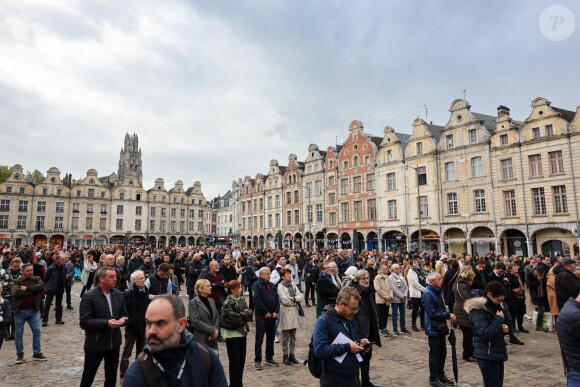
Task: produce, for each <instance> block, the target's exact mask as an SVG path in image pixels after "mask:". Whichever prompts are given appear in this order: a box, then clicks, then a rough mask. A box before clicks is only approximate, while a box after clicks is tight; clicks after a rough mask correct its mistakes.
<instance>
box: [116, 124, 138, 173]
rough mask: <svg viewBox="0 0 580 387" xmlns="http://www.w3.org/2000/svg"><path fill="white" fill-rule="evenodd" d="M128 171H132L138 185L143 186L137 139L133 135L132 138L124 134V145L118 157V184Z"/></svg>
mask: <svg viewBox="0 0 580 387" xmlns="http://www.w3.org/2000/svg"><path fill="white" fill-rule="evenodd" d="M129 171H133V172H134V173H135V174H136V175H137V180H139V184H143V170H142V162H141V148H139V137H137V135H136V134H135V133H133V135H132V136H130V135H129V133H127V134H125V144H124V147H123V148H121V155H120V157H119V171H118V173H117V175H118V176H119V182H121V181H123V180H124V179H125V177H126V176H127V174H128V173H129Z"/></svg>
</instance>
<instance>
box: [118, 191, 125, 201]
mask: <svg viewBox="0 0 580 387" xmlns="http://www.w3.org/2000/svg"><path fill="white" fill-rule="evenodd" d="M119 199H121V200H124V199H125V192H120V193H119Z"/></svg>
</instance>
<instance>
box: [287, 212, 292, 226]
mask: <svg viewBox="0 0 580 387" xmlns="http://www.w3.org/2000/svg"><path fill="white" fill-rule="evenodd" d="M286 224H287V225H291V224H292V211H288V212H287V213H286Z"/></svg>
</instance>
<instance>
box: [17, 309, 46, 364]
mask: <svg viewBox="0 0 580 387" xmlns="http://www.w3.org/2000/svg"><path fill="white" fill-rule="evenodd" d="M24 322H28V325H30V329H31V330H32V351H33V352H34V353H41V352H42V350H41V349H40V320H39V319H38V312H37V311H36V309H27V310H19V311H18V313H16V314H15V315H14V326H15V330H16V331H15V333H14V342H15V344H16V354H17V355H23V354H24V346H23V345H22V334H23V333H24Z"/></svg>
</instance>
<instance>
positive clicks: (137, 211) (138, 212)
mask: <svg viewBox="0 0 580 387" xmlns="http://www.w3.org/2000/svg"><path fill="white" fill-rule="evenodd" d="M142 211H143V210H142V207H141V206H137V207H135V215H141V213H142Z"/></svg>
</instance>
